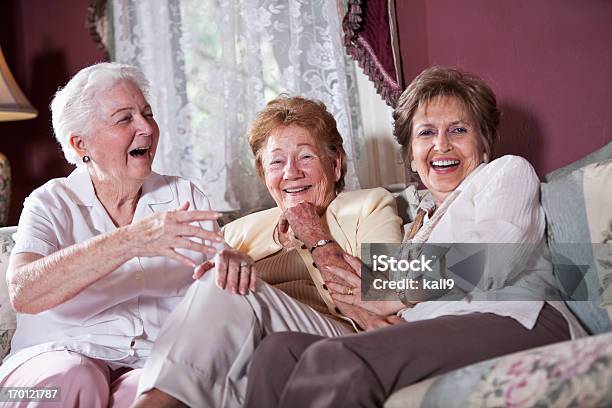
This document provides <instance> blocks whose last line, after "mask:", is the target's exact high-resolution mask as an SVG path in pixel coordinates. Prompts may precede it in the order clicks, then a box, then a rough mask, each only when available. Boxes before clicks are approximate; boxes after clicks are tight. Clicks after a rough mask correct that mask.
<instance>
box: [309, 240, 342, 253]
mask: <svg viewBox="0 0 612 408" xmlns="http://www.w3.org/2000/svg"><path fill="white" fill-rule="evenodd" d="M335 242H336V241H334V240H333V239H320V240H318V241H317V242H316V243H315V244H314V246H312V247H310V253H311V254H312V251H314V250H315V249H317V248H319V247H322V246H325V245H327V244H333V243H335Z"/></svg>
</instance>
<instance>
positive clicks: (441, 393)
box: [385, 333, 612, 408]
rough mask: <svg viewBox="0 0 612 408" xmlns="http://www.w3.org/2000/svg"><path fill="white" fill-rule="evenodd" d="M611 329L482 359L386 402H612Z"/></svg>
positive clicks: (448, 405) (389, 405)
mask: <svg viewBox="0 0 612 408" xmlns="http://www.w3.org/2000/svg"><path fill="white" fill-rule="evenodd" d="M611 384H612V333H604V334H600V335H598V336H592V337H586V338H582V339H578V340H570V341H566V342H562V343H556V344H551V345H548V346H544V347H539V348H535V349H531V350H526V351H522V352H519V353H514V354H510V355H508V356H504V357H498V358H495V359H492V360H487V361H483V362H481V363H477V364H473V365H471V366H468V367H465V368H462V369H459V370H455V371H452V372H450V373H448V374H445V375H442V376H439V377H435V378H432V379H430V380H426V381H425V382H421V383H417V384H414V385H412V386H409V387H406V388H403V389H401V390H399V391H397V392H396V393H394V394H393V395H392V396H391V397H390V398H389V399H388V400H387V402H386V403H385V408H396V407H400V406H401V407H428V408H429V407H441V408H442V407H444V408H453V407H465V406H479V407H481V406H482V407H485V406H486V407H489V406H525V407H527V406H536V405H537V406H546V407H566V406H612V387H611Z"/></svg>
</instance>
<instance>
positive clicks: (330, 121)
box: [247, 95, 346, 193]
mask: <svg viewBox="0 0 612 408" xmlns="http://www.w3.org/2000/svg"><path fill="white" fill-rule="evenodd" d="M289 125H296V126H300V127H302V128H304V129H306V130H307V131H308V132H309V133H310V135H311V136H312V137H313V138H314V139H315V140H317V141H318V142H319V143H322V144H323V146H324V147H325V151H326V153H327V154H328V156H329V157H330V158H335V157H336V155H337V154H340V160H341V166H342V167H341V173H340V179H339V180H338V181H337V182H336V184H335V190H336V193H339V192H341V191H342V189H344V176H345V175H346V152H345V151H344V147H342V136H340V133H339V132H338V129H337V128H336V120H335V119H334V117H333V116H332V114H331V113H329V112H328V111H327V109H326V108H325V104H323V102H321V101H317V100H312V99H306V98H302V97H299V96H288V95H280V96H279V97H277V98H276V99H273V100H271V101H270V102H268V104H267V105H266V107H265V108H264V109H263V110H261V111H260V112H259V113H258V114H257V116H255V120H254V121H253V124H252V125H251V127H250V129H249V131H248V132H247V137H248V139H249V146H251V151H252V152H253V154H254V155H255V167H256V168H257V174H258V175H259V177H261V178H263V176H264V174H263V165H262V163H261V154H262V148H263V147H264V145H265V144H266V141H267V140H268V137H269V136H270V135H271V134H272V132H274V131H275V130H276V129H278V128H279V127H284V126H289Z"/></svg>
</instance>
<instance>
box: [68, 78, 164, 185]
mask: <svg viewBox="0 0 612 408" xmlns="http://www.w3.org/2000/svg"><path fill="white" fill-rule="evenodd" d="M94 98H95V100H97V101H98V106H97V113H96V115H95V116H96V117H95V119H94V120H92V123H91V124H90V126H89V128H88V130H87V132H86V135H87V136H86V137H82V138H81V139H80V143H81V144H80V145H79V147H81V148H84V154H87V155H88V156H90V157H91V162H89V164H88V166H90V171H91V174H92V177H93V178H94V179H97V180H100V181H107V182H108V181H113V182H119V183H124V182H130V181H142V180H144V179H145V178H146V177H148V176H149V175H150V174H151V165H152V163H153V159H154V158H155V152H156V150H157V142H158V141H159V127H158V126H157V122H155V119H154V118H153V112H152V111H151V106H150V105H149V104H148V103H147V101H146V99H145V98H144V96H143V94H142V92H141V91H140V89H139V88H138V87H137V86H136V85H134V84H133V83H131V82H118V83H116V84H114V85H113V86H112V87H110V88H107V89H103V90H101V91H98V92H97V93H96V94H95V96H94Z"/></svg>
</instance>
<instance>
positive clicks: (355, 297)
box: [324, 253, 406, 316]
mask: <svg viewBox="0 0 612 408" xmlns="http://www.w3.org/2000/svg"><path fill="white" fill-rule="evenodd" d="M344 260H345V261H346V262H347V263H348V264H349V265H350V270H346V269H343V268H339V267H337V266H325V267H324V269H325V270H326V271H327V273H329V274H332V275H335V276H337V278H338V279H337V280H336V281H326V282H325V285H326V286H327V288H328V289H329V291H330V294H331V297H332V299H333V300H334V302H341V303H348V304H350V305H354V306H359V307H361V308H363V309H366V310H368V311H370V312H372V313H374V314H376V315H379V316H387V315H392V314H394V313H396V312H397V311H398V310H400V309H403V308H405V307H406V306H405V305H404V304H403V303H402V302H401V301H400V300H399V299H398V298H397V294H396V293H395V292H393V291H390V293H389V297H390V298H391V299H397V300H363V299H362V297H361V268H366V266H365V265H363V263H362V262H361V261H360V260H359V258H356V257H354V256H351V255H349V254H346V253H345V254H344ZM338 281H344V282H346V285H343V284H341V283H337V282H338ZM347 285H348V286H347Z"/></svg>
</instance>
